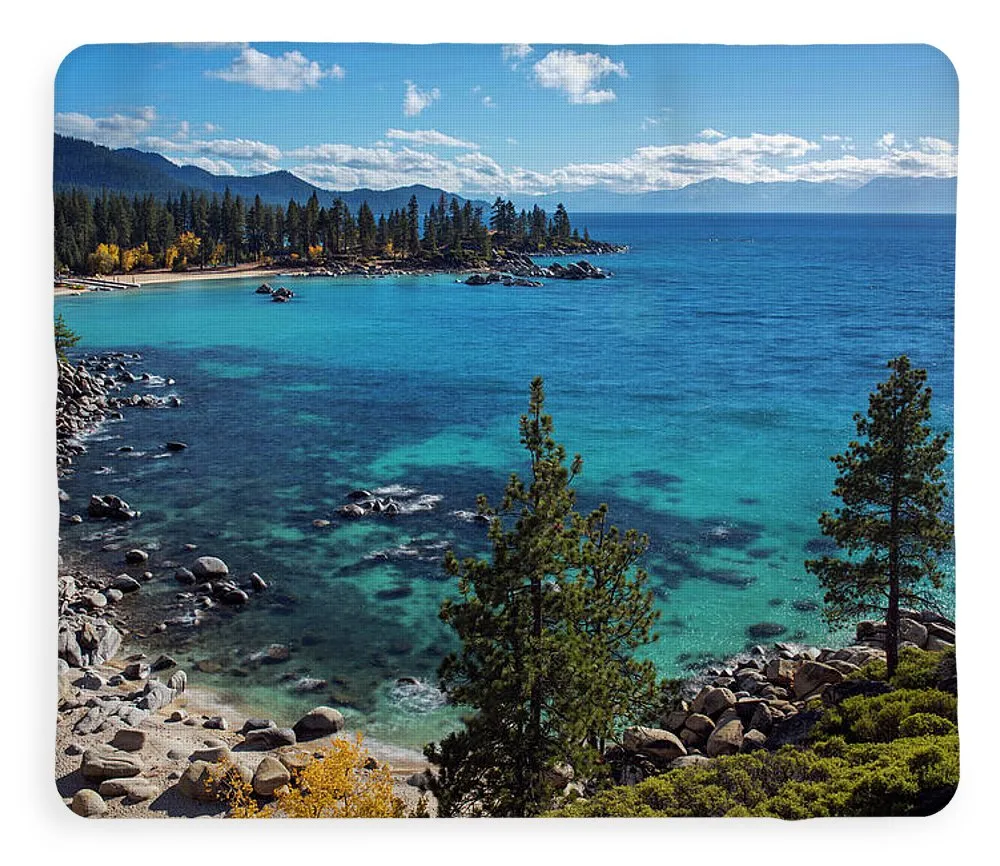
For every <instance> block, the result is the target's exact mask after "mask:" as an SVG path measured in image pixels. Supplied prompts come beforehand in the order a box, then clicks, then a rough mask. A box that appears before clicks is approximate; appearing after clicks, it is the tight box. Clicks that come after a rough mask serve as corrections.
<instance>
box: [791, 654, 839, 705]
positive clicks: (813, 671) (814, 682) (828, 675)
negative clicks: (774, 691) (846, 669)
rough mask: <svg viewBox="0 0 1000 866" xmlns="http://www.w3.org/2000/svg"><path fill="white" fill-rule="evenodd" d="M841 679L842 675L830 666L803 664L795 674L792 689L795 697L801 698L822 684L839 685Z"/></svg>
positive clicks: (821, 663) (812, 663) (811, 663)
mask: <svg viewBox="0 0 1000 866" xmlns="http://www.w3.org/2000/svg"><path fill="white" fill-rule="evenodd" d="M843 679H844V675H843V674H842V673H841V672H840V671H838V670H837V669H836V668H834V667H830V665H827V664H823V662H805V663H804V664H803V665H802V667H800V668H799V669H798V671H797V672H796V673H795V680H794V682H793V683H792V688H793V690H794V692H795V697H797V698H803V697H805V696H806V695H808V694H809V693H810V692H813V691H815V690H816V689H817V688H818V687H819V686H821V685H823V684H824V683H831V684H832V683H839V682H841V681H842V680H843Z"/></svg>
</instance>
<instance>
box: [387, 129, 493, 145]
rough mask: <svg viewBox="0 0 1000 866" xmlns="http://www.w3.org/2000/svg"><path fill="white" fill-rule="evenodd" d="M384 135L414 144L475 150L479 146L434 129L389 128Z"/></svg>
mask: <svg viewBox="0 0 1000 866" xmlns="http://www.w3.org/2000/svg"><path fill="white" fill-rule="evenodd" d="M385 137H386V138H390V139H396V140H398V141H411V142H413V143H414V144H422V145H427V146H430V147H434V146H438V147H461V148H466V149H469V150H475V149H476V148H478V147H479V145H478V144H475V143H474V142H471V141H463V140H462V139H460V138H454V137H452V136H450V135H445V134H444V133H443V132H438V131H437V130H436V129H412V130H403V129H389V130H387V131H386V133H385ZM387 146H388V145H387Z"/></svg>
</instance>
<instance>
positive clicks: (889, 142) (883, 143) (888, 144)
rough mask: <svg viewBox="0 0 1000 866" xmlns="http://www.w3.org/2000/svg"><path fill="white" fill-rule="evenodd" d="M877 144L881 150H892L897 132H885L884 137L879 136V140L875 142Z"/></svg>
mask: <svg viewBox="0 0 1000 866" xmlns="http://www.w3.org/2000/svg"><path fill="white" fill-rule="evenodd" d="M875 144H876V146H877V147H878V148H879V149H880V150H884V151H887V152H888V151H891V150H892V148H893V146H894V145H895V144H896V133H894V132H886V133H884V134H883V135H882V137H881V138H879V140H878V141H877V142H875Z"/></svg>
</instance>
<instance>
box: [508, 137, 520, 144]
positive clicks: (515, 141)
mask: <svg viewBox="0 0 1000 866" xmlns="http://www.w3.org/2000/svg"><path fill="white" fill-rule="evenodd" d="M507 144H514V145H516V144H518V140H517V139H516V138H508V139H507Z"/></svg>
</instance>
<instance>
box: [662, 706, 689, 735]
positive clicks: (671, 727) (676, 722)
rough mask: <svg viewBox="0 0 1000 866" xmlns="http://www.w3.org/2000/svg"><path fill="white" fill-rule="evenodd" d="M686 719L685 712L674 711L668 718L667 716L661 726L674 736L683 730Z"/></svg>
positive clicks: (686, 713)
mask: <svg viewBox="0 0 1000 866" xmlns="http://www.w3.org/2000/svg"><path fill="white" fill-rule="evenodd" d="M687 718H688V712H687V710H674V711H673V712H672V713H671V714H670V715H669V716H667V718H666V719H665V720H664V721H663V723H662V724H663V727H665V728H666V729H667V730H668V731H673V732H674V733H675V734H676V733H678V732H679V731H682V730H684V724H685V722H687Z"/></svg>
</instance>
